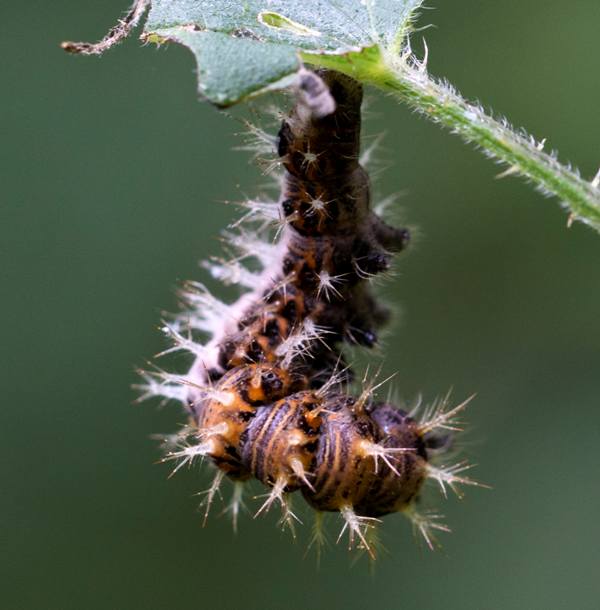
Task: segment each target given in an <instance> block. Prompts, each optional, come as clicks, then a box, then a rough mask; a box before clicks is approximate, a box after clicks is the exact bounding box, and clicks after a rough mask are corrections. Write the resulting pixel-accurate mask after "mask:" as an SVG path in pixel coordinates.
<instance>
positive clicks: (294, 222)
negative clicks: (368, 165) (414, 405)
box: [142, 70, 476, 556]
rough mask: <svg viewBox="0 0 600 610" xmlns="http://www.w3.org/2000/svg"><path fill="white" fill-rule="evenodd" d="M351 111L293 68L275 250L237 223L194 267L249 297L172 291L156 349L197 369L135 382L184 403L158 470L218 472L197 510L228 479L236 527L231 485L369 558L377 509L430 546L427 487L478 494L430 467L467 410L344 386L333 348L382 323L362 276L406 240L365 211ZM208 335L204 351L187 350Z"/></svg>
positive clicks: (345, 98)
mask: <svg viewBox="0 0 600 610" xmlns="http://www.w3.org/2000/svg"><path fill="white" fill-rule="evenodd" d="M361 102H362V88H361V86H360V85H359V84H358V83H357V82H355V81H354V80H352V79H351V78H349V77H347V76H343V75H341V74H339V73H336V72H333V71H325V70H321V71H319V72H311V71H308V70H302V71H301V72H300V73H299V76H298V78H297V81H296V85H295V105H294V107H293V109H292V110H291V112H290V113H289V115H288V116H287V117H286V118H285V119H284V120H283V122H282V125H281V128H280V130H279V133H278V135H277V154H278V157H279V162H280V164H281V165H282V166H283V169H284V175H283V178H282V181H281V194H280V197H279V201H278V202H277V204H273V206H274V207H273V209H269V210H267V212H266V216H267V220H269V219H270V220H273V219H276V220H275V222H276V223H277V224H278V230H277V232H276V233H277V239H276V241H275V243H270V242H269V241H268V240H267V241H264V242H263V241H260V240H259V238H260V237H261V236H262V235H263V234H266V235H268V230H269V229H267V228H265V227H266V224H265V222H264V221H260V220H259V222H258V223H257V222H256V218H255V217H254V216H253V215H250V218H249V219H248V221H249V222H251V223H252V222H254V223H255V225H257V226H258V229H256V232H255V233H250V232H241V233H240V234H239V235H231V236H230V241H231V242H232V244H233V245H234V246H235V247H236V248H237V249H238V250H239V251H240V257H239V258H237V259H235V260H233V261H230V262H212V263H209V264H208V265H207V266H208V267H209V268H210V270H211V271H212V274H213V275H214V276H215V277H218V278H221V279H224V280H226V281H229V282H237V283H239V284H241V285H242V286H245V287H246V289H247V291H246V293H245V294H243V296H242V297H241V298H240V299H239V300H238V301H237V302H235V303H233V304H231V305H225V304H223V303H220V302H219V301H217V300H216V299H215V298H214V297H212V296H211V295H210V293H209V292H208V291H207V290H206V288H205V287H204V286H203V285H201V284H195V283H191V284H188V285H187V286H186V287H185V289H184V291H183V296H184V298H185V301H186V302H187V303H188V305H189V308H188V309H187V310H186V311H184V312H183V313H182V314H180V315H179V316H178V317H177V318H176V320H175V322H173V323H172V324H167V325H166V326H165V331H166V333H167V334H168V335H169V337H170V339H171V341H172V345H171V346H170V347H169V348H168V349H167V350H165V352H171V351H179V350H183V351H187V352H191V353H192V354H193V355H194V357H195V360H194V363H193V365H192V367H191V369H190V370H189V372H188V373H187V374H186V375H185V376H177V375H173V374H168V373H164V372H157V373H153V374H149V373H143V374H144V376H145V383H144V384H143V385H142V388H143V391H144V394H143V396H142V397H143V398H145V397H148V396H162V397H165V398H168V399H176V400H179V401H180V402H182V403H183V404H184V406H185V409H186V410H187V413H188V416H189V424H188V425H187V426H186V427H185V429H184V430H183V432H182V433H180V434H179V435H177V436H176V438H175V439H174V441H173V443H174V444H172V445H171V448H170V450H169V453H168V454H167V456H166V459H169V460H171V459H172V460H176V461H177V466H176V469H178V468H180V467H181V466H182V465H184V464H189V463H191V462H193V461H194V460H196V459H197V458H208V459H209V461H210V462H211V463H212V465H213V466H214V468H215V469H216V476H215V480H214V483H213V485H212V486H211V488H210V489H209V491H208V498H207V503H208V505H209V506H210V502H211V501H212V499H213V497H214V495H215V493H216V491H217V490H218V487H219V485H220V483H221V481H222V480H223V478H224V477H227V478H229V479H231V480H232V481H234V484H235V486H236V487H235V489H236V491H235V492H234V499H233V503H232V506H231V509H232V513H233V515H234V517H237V513H238V511H239V502H240V498H241V495H240V490H241V489H242V487H243V485H244V484H245V483H246V482H247V481H249V480H250V479H257V480H259V481H260V482H261V483H263V484H264V485H265V486H267V487H268V489H269V492H268V494H267V497H266V500H265V501H264V503H263V504H262V506H261V507H260V508H259V509H258V512H257V514H260V513H262V512H266V511H267V510H268V509H269V508H270V507H272V506H273V505H279V506H280V507H281V509H282V512H283V522H284V523H285V524H288V525H289V526H290V527H293V524H294V521H295V520H296V516H295V515H294V513H293V511H292V509H291V506H290V499H291V497H292V495H293V494H294V493H296V492H297V493H298V495H300V494H301V495H302V496H303V498H304V499H305V501H306V502H307V503H308V504H309V505H310V506H311V507H312V508H313V509H314V510H315V511H317V514H321V513H323V512H332V513H339V514H340V515H341V517H342V519H343V529H342V532H344V531H347V532H348V534H349V540H350V546H352V545H354V544H355V543H356V545H357V546H359V547H361V548H363V549H365V550H366V551H367V552H368V553H369V554H370V555H371V556H373V555H374V550H373V548H372V546H371V545H370V543H369V537H370V536H369V534H370V533H371V532H372V530H373V528H375V527H376V525H377V523H378V522H379V520H380V518H381V517H383V516H385V515H387V514H390V513H396V512H400V513H403V514H405V515H406V516H408V517H409V518H410V519H411V520H412V522H413V523H414V525H415V526H416V528H417V529H418V530H419V531H420V532H421V533H422V535H423V537H424V538H425V541H426V543H427V544H428V545H429V546H430V547H431V546H433V544H434V536H433V533H434V530H442V531H447V530H448V528H447V527H446V526H445V525H443V524H442V523H440V522H439V521H437V519H436V516H435V515H430V514H428V513H426V512H420V510H419V509H418V508H417V500H418V498H419V496H420V493H421V491H422V488H423V485H424V483H425V481H426V480H427V479H433V480H435V481H437V482H438V483H439V485H440V487H441V489H442V492H443V493H444V494H445V493H446V487H447V486H448V487H450V488H452V489H453V490H455V491H457V493H458V490H457V486H458V485H461V484H464V485H473V484H476V483H475V481H473V480H472V479H470V478H467V477H465V476H464V475H463V471H464V470H466V469H467V468H468V467H469V466H468V464H466V463H458V464H454V465H450V466H449V465H443V462H441V461H440V460H442V459H443V456H444V453H445V452H447V450H448V448H449V447H450V445H451V442H450V435H451V434H452V432H453V431H454V430H457V423H458V420H457V417H458V416H459V414H460V412H461V411H462V410H463V409H464V407H465V406H466V403H467V402H468V401H465V402H463V403H461V404H459V405H458V406H455V407H454V408H449V407H448V405H447V401H441V402H439V403H437V404H435V405H433V406H432V407H431V408H430V409H428V410H426V412H425V413H424V414H423V415H422V416H421V417H420V418H419V417H416V415H415V414H414V413H413V414H411V413H407V412H405V411H403V410H401V409H399V408H397V407H395V406H394V405H392V404H389V403H387V402H377V401H376V400H375V398H374V390H375V387H376V386H375V385H374V382H371V383H365V385H364V387H363V389H362V391H361V392H360V393H358V395H352V394H351V393H349V392H348V390H347V386H348V382H349V381H350V380H351V378H352V372H351V370H350V368H349V367H348V366H347V365H346V363H345V360H344V355H343V351H342V349H343V345H344V344H353V345H360V346H365V347H372V346H373V345H374V344H375V343H376V342H377V333H378V329H379V328H380V327H381V325H382V324H384V323H385V321H386V320H387V318H388V312H387V310H386V309H385V308H384V307H383V306H382V305H380V303H379V302H378V301H377V299H376V297H375V296H374V294H373V292H372V290H371V286H370V280H371V278H373V277H374V276H376V275H377V274H379V273H381V272H384V271H386V270H388V269H389V267H390V264H391V259H392V256H393V254H394V253H397V252H401V251H402V250H403V249H404V248H405V247H406V246H407V245H408V242H409V232H408V231H407V230H406V229H402V228H395V227H392V226H389V225H388V224H387V223H385V222H384V221H383V220H382V219H381V218H380V217H378V216H377V215H376V214H375V213H374V212H373V210H372V209H371V195H370V185H369V178H368V175H367V173H366V171H365V170H364V169H363V167H362V166H361V165H360V163H359V152H360V123H361ZM263 211H264V210H263ZM250 256H252V257H255V258H258V259H259V260H260V262H261V263H262V267H263V269H262V272H261V273H260V274H258V273H255V272H251V271H250V270H249V269H247V268H245V267H244V266H243V265H241V263H240V260H241V259H243V258H244V257H250ZM207 333H208V334H210V339H209V341H208V342H206V343H205V344H202V343H200V342H198V341H197V338H198V336H199V335H206V334H207ZM320 522H321V520H320V519H318V520H317V523H320Z"/></svg>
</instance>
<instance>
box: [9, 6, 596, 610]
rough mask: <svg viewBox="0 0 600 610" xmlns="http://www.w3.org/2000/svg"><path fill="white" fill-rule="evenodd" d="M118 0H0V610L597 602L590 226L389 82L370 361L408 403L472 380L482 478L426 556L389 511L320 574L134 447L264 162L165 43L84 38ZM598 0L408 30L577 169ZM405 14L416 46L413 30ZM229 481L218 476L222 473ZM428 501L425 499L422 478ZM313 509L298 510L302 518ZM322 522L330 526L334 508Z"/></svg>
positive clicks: (453, 10)
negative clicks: (186, 283) (199, 289)
mask: <svg viewBox="0 0 600 610" xmlns="http://www.w3.org/2000/svg"><path fill="white" fill-rule="evenodd" d="M125 4H126V3H125V2H124V1H121V0H105V1H104V2H101V3H98V2H92V1H91V0H85V1H83V2H82V1H78V2H75V1H74V0H69V1H66V0H64V1H61V0H57V1H56V2H51V3H50V2H41V1H39V0H32V1H30V2H27V3H23V4H19V3H14V2H13V3H8V2H3V3H2V6H1V7H0V33H1V36H0V46H1V47H2V55H1V56H2V61H1V64H0V71H1V79H0V82H1V83H2V85H1V86H2V97H1V102H0V107H1V115H0V130H1V142H2V147H1V148H2V162H1V165H0V174H1V190H0V199H1V204H0V236H1V237H0V249H1V252H2V266H1V272H0V273H1V277H2V299H1V305H0V308H1V319H2V321H3V324H4V331H3V337H4V339H3V350H2V353H3V361H2V367H1V369H0V371H1V375H2V378H3V379H2V387H3V395H4V401H3V402H4V404H3V408H2V411H1V418H2V421H1V427H0V430H1V432H2V437H3V440H2V452H3V459H2V460H1V466H0V468H1V469H2V501H1V509H0V511H1V527H2V536H1V537H2V561H3V563H4V565H3V566H2V569H1V571H0V574H1V578H2V580H3V581H5V582H3V583H2V587H1V589H0V605H2V607H3V608H7V609H21V608H23V609H34V608H35V609H46V608H48V609H70V608H76V609H82V608H85V609H87V610H92V609H96V608H98V609H112V608H115V609H121V608H122V609H134V608H136V609H137V608H140V609H142V608H143V609H158V608H174V609H175V608H223V609H236V610H237V609H244V610H255V609H267V610H276V609H280V608H286V609H287V608H289V609H291V610H298V609H301V608H334V607H337V608H347V609H352V610H354V609H359V608H360V609H362V608H377V609H386V610H387V609H400V608H439V607H443V608H445V610H451V609H455V608H456V609H461V610H466V609H469V610H470V609H473V610H475V609H477V610H482V609H485V610H487V609H494V610H497V609H503V610H509V609H523V608H535V609H538V608H540V609H541V608H544V609H548V608H552V609H555V608H556V609H558V608H575V609H578V610H586V609H590V610H591V609H596V608H598V607H600V606H599V604H600V601H599V600H600V579H599V574H600V551H599V545H600V525H599V518H598V517H599V514H600V489H599V482H598V473H599V471H600V408H599V407H600V401H599V389H600V374H599V362H600V358H599V357H600V315H599V314H600V282H599V270H600V235H596V234H594V233H593V232H592V231H591V230H589V229H587V228H585V227H584V226H582V225H577V226H574V227H573V228H571V229H570V230H568V229H567V228H566V220H567V218H566V215H565V214H564V213H563V212H562V211H561V210H560V209H559V206H558V205H557V203H556V202H555V201H551V200H546V199H544V198H543V197H542V196H540V195H539V194H537V193H536V192H534V191H533V190H532V189H531V188H530V187H529V186H527V185H526V184H525V183H523V182H522V181H520V180H517V179H513V178H508V179H504V180H495V179H494V176H495V174H497V173H498V172H499V171H500V170H499V168H498V167H496V166H494V165H493V164H492V163H491V162H490V161H488V160H486V159H484V158H483V157H482V156H481V155H480V154H479V153H477V152H476V151H474V150H472V149H470V148H469V147H467V146H465V145H463V144H462V143H461V142H460V141H459V140H458V139H456V138H455V137H453V136H451V135H449V134H448V133H446V132H443V131H441V130H440V129H439V128H437V127H436V126H433V125H430V124H428V123H426V122H424V121H423V120H422V119H420V118H418V117H417V116H415V115H413V114H411V113H410V112H408V111H407V110H406V109H405V108H403V107H401V106H399V105H397V104H396V103H395V102H393V101H392V100H386V99H383V98H382V97H381V96H376V95H373V97H372V103H371V105H370V107H369V109H370V113H369V115H370V116H369V118H368V119H367V121H366V132H367V133H371V134H374V133H378V132H379V131H381V130H385V132H386V134H387V137H386V139H385V141H384V146H383V151H382V153H381V156H382V157H383V158H384V159H385V160H386V161H387V164H388V165H389V169H388V170H387V171H386V172H385V173H383V174H382V175H381V177H380V179H379V181H378V183H377V188H378V191H379V192H380V193H381V194H384V195H385V194H389V193H390V192H393V191H398V190H400V191H403V193H404V196H403V197H402V199H401V202H400V207H401V217H402V219H403V220H404V221H405V222H406V223H408V224H409V225H411V226H415V227H417V228H418V234H419V235H418V238H417V239H416V240H415V244H414V247H413V248H412V249H411V251H410V253H408V254H406V255H402V256H401V257H400V258H401V260H399V261H398V265H397V270H398V273H397V275H396V277H395V278H394V279H393V280H392V281H391V282H390V283H388V284H387V286H386V287H385V288H384V292H385V295H386V298H387V300H388V301H390V302H391V303H393V304H394V306H395V307H396V308H397V309H398V310H399V313H400V315H399V316H398V320H397V322H396V324H395V325H394V327H393V328H392V329H391V330H390V332H389V334H388V336H387V348H386V350H385V353H386V360H385V368H386V372H387V371H389V372H392V371H394V370H398V371H399V375H398V376H397V377H396V379H395V380H394V384H395V387H396V388H397V389H398V392H399V393H400V394H401V395H402V396H404V397H405V398H406V399H408V400H411V399H413V398H414V397H415V396H416V395H417V394H418V393H419V392H422V393H423V394H424V397H425V398H426V399H427V400H431V399H432V398H434V397H435V396H436V395H439V394H442V393H445V392H446V391H447V390H448V388H450V387H453V388H454V396H455V397H456V398H457V399H458V398H461V397H465V396H467V395H469V394H471V393H472V392H476V393H477V398H476V400H475V401H474V402H473V406H472V408H471V409H470V412H469V421H470V429H471V432H470V434H469V438H470V443H469V445H468V448H467V449H468V451H467V452H468V454H469V455H470V457H471V459H473V460H474V461H475V462H477V463H478V464H479V467H478V468H477V471H476V476H477V477H478V478H479V479H480V480H483V481H485V482H487V483H490V484H491V485H493V487H494V489H493V491H485V490H478V489H470V490H468V494H467V497H466V498H465V499H464V500H463V501H458V500H456V499H449V500H447V501H444V500H443V499H441V498H439V499H437V498H436V501H437V503H438V505H439V508H440V510H441V511H442V512H444V513H445V514H446V516H447V520H448V522H449V523H450V524H451V526H452V528H453V530H454V533H453V534H452V535H442V536H443V540H442V541H443V544H444V548H443V550H442V551H441V552H438V553H430V552H428V551H426V550H425V549H423V548H422V547H421V545H419V544H418V543H416V542H415V541H414V540H413V536H412V534H411V531H410V527H409V526H408V524H407V523H405V520H404V519H402V518H401V517H399V516H398V517H390V518H387V519H386V523H385V527H384V530H385V532H384V542H385V545H386V547H387V548H388V550H389V555H388V556H385V557H383V558H382V560H381V561H380V562H379V563H378V565H377V568H376V570H375V573H374V574H371V573H370V572H369V570H368V565H367V564H366V562H365V561H364V560H362V561H359V562H358V563H357V564H356V565H354V566H353V565H352V562H351V560H350V558H349V557H348V555H347V553H346V550H345V548H343V545H340V546H339V547H334V548H333V549H332V550H331V551H330V552H328V553H327V554H326V556H325V557H324V559H323V561H322V563H321V567H320V569H319V570H317V569H316V565H315V560H314V557H313V556H308V557H306V558H305V557H304V554H305V545H306V538H307V533H306V531H305V532H303V533H302V536H301V538H300V540H299V541H298V542H297V543H296V544H292V543H291V541H290V538H289V535H288V534H286V533H284V534H282V533H280V532H279V530H278V529H276V527H275V520H276V519H275V515H269V516H268V517H267V518H265V519H259V520H256V521H252V519H251V518H250V516H248V515H245V516H244V518H242V521H241V531H240V532H239V533H238V535H237V536H234V535H233V533H232V531H231V526H230V523H229V522H228V521H227V519H225V518H217V513H218V510H217V511H215V515H214V517H212V518H211V519H210V522H209V525H208V527H206V528H205V529H203V528H202V527H201V516H200V514H199V513H198V512H197V511H196V506H197V503H198V498H195V497H193V494H194V493H195V492H197V491H199V490H201V489H203V488H204V487H205V486H206V483H207V475H206V473H204V474H200V473H199V472H198V470H192V471H184V472H182V473H181V474H179V475H178V476H176V477H174V478H172V479H170V480H167V474H168V472H169V469H168V468H167V467H166V466H164V465H162V466H161V465H153V463H154V462H155V461H156V460H157V459H158V457H159V451H158V448H157V446H156V445H155V443H154V442H152V441H151V440H149V435H150V434H152V433H156V432H168V431H172V430H174V429H175V428H176V425H177V423H178V422H180V421H181V420H182V415H181V413H179V411H178V410H177V409H176V408H174V407H171V408H165V409H163V410H160V409H158V408H156V405H154V404H145V405H143V406H138V407H134V406H131V401H132V400H133V398H134V397H135V394H134V393H133V391H132V390H131V389H130V384H131V383H134V382H135V381H136V378H135V375H134V373H133V366H134V365H140V364H143V363H144V361H145V360H146V359H148V358H150V357H151V355H152V354H154V353H156V352H157V351H159V350H160V348H161V347H162V346H163V340H162V338H161V336H160V334H159V333H158V331H157V330H156V326H157V324H158V321H159V319H160V312H161V310H164V309H167V310H174V309H175V302H176V299H175V296H174V294H173V287H174V286H175V285H176V284H177V281H179V280H181V279H187V278H195V279H205V276H204V275H203V273H202V272H201V271H200V270H199V269H198V267H197V260H198V259H200V258H204V257H207V256H209V255H211V254H218V253H219V251H220V250H219V248H220V245H219V242H218V239H217V237H218V233H219V231H220V230H221V229H223V228H224V227H225V225H226V223H227V222H228V221H230V220H231V219H232V218H234V217H235V215H236V211H235V209H234V208H233V206H225V205H222V204H221V203H219V201H222V200H226V199H234V200H235V199H241V198H242V197H243V194H248V195H253V194H255V193H256V192H257V191H258V190H259V189H258V188H257V186H258V185H259V184H261V183H263V182H264V178H263V177H262V176H261V175H260V172H259V170H258V169H257V168H256V167H254V166H252V165H250V164H248V156H247V155H245V154H244V153H239V152H233V151H232V147H233V146H235V145H236V144H239V139H237V138H236V137H235V135H234V134H235V133H236V132H238V131H240V124H239V122H237V121H235V120H232V119H231V118H230V117H228V116H225V115H223V114H220V113H219V112H217V111H216V110H214V109H213V108H211V107H209V106H208V105H204V104H202V103H198V102H197V99H196V97H197V96H196V92H195V88H196V84H195V78H194V74H193V72H194V65H193V60H192V57H191V55H190V54H188V52H187V51H186V50H184V49H182V48H175V47H171V48H163V49H160V50H156V49H154V48H143V47H142V46H141V45H140V43H139V42H138V41H137V40H136V39H132V40H129V41H127V42H126V43H125V44H123V45H122V46H121V47H119V48H117V49H114V50H113V51H112V52H110V53H109V54H108V55H106V56H105V57H104V58H102V59H101V60H98V59H95V58H75V57H70V56H67V55H66V54H64V53H63V52H62V51H61V50H60V49H59V48H58V43H59V42H60V41H61V40H64V39H83V40H85V39H97V38H98V37H99V36H100V35H101V34H102V33H103V32H104V31H105V30H106V29H107V28H108V27H109V26H110V25H112V23H113V22H114V20H115V18H116V17H117V16H118V15H120V14H121V13H122V11H123V10H124V9H125V8H126V6H125ZM599 22H600V4H599V3H598V0H575V1H573V2H570V3H568V4H567V3H565V2H564V0H563V1H560V2H559V1H558V0H549V1H546V2H540V1H539V0H538V1H535V0H505V1H504V2H502V3H497V2H481V1H480V0H455V1H454V2H444V3H440V6H438V7H437V8H436V10H435V11H425V13H424V15H423V17H422V19H421V21H420V23H421V24H423V25H425V24H427V23H434V24H436V27H435V28H432V29H428V30H427V31H425V32H424V33H423V34H422V35H423V36H426V38H427V42H428V45H429V49H430V64H429V65H430V69H431V71H432V72H433V73H434V74H438V75H443V76H446V77H448V78H449V79H450V81H451V82H453V83H454V84H456V85H457V86H458V87H459V89H460V90H461V91H462V92H463V93H464V94H465V95H466V96H468V97H470V98H473V97H478V98H479V99H480V100H481V101H482V103H484V105H485V106H486V107H492V108H493V109H494V110H495V111H497V112H501V113H504V114H506V116H508V117H509V118H510V120H511V121H512V122H513V123H515V124H516V125H525V126H526V127H527V128H528V129H529V130H530V131H531V132H532V133H533V134H535V135H536V136H537V137H538V138H542V137H548V138H549V140H548V144H549V146H550V147H555V148H557V149H558V150H559V151H560V152H561V158H562V159H563V160H572V161H573V162H574V163H575V164H576V165H578V166H579V167H580V169H581V171H582V173H583V174H584V175H585V176H588V177H591V176H592V175H593V174H594V173H595V171H596V170H597V167H598V164H599V163H600V137H599V136H600V118H599V117H600V115H599V114H598V108H599V107H600V78H599V74H600V72H599V66H600V36H598V23H599ZM420 39H421V35H420V34H419V35H417V36H415V39H414V46H415V47H417V48H420V47H421V42H420ZM226 492H227V490H226ZM432 496H433V497H436V494H435V493H433V494H432ZM306 529H307V528H305V530H306ZM331 532H332V538H333V540H335V536H334V535H333V534H334V533H335V532H337V524H335V525H332V530H331Z"/></svg>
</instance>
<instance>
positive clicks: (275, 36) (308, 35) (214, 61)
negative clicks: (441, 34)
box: [145, 0, 422, 106]
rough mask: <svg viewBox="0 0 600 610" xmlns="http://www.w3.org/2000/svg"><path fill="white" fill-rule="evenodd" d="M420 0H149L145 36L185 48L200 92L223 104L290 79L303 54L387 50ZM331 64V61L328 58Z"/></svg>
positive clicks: (344, 54) (396, 38)
mask: <svg viewBox="0 0 600 610" xmlns="http://www.w3.org/2000/svg"><path fill="white" fill-rule="evenodd" d="M421 3H422V0H296V1H293V0H245V1H244V0H154V1H153V2H152V8H151V10H150V14H149V16H148V20H147V22H146V26H145V37H146V39H147V40H148V41H150V42H162V41H174V42H178V43H180V44H183V45H185V46H186V47H188V48H189V49H190V50H191V51H192V53H194V55H195V57H196V61H197V63H198V80H199V88H200V92H201V93H202V95H203V96H204V97H206V98H207V99H208V100H210V101H211V102H213V103H215V104H218V105H219V106H228V105H231V104H234V103H236V102H238V101H240V100H242V99H244V98H247V97H249V96H252V95H257V94H259V93H261V92H262V91H264V90H267V89H271V88H275V87H282V86H285V85H287V84H289V78H290V76H292V75H293V74H294V73H295V72H296V71H297V69H298V67H299V66H300V63H301V59H300V53H302V55H303V56H304V57H306V56H307V55H310V54H313V55H314V54H327V55H330V56H332V57H330V58H329V59H330V60H333V59H334V57H335V56H338V57H340V58H341V57H346V58H347V57H349V56H352V55H355V54H356V53H359V52H361V51H363V50H364V49H370V48H376V47H383V48H389V47H390V46H392V45H393V44H394V42H395V41H396V40H398V39H400V38H402V37H403V36H404V34H405V33H406V31H407V29H408V27H409V24H410V21H411V16H412V15H413V13H414V11H415V9H417V8H418V7H419V6H420V4H421ZM334 63H335V62H334Z"/></svg>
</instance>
